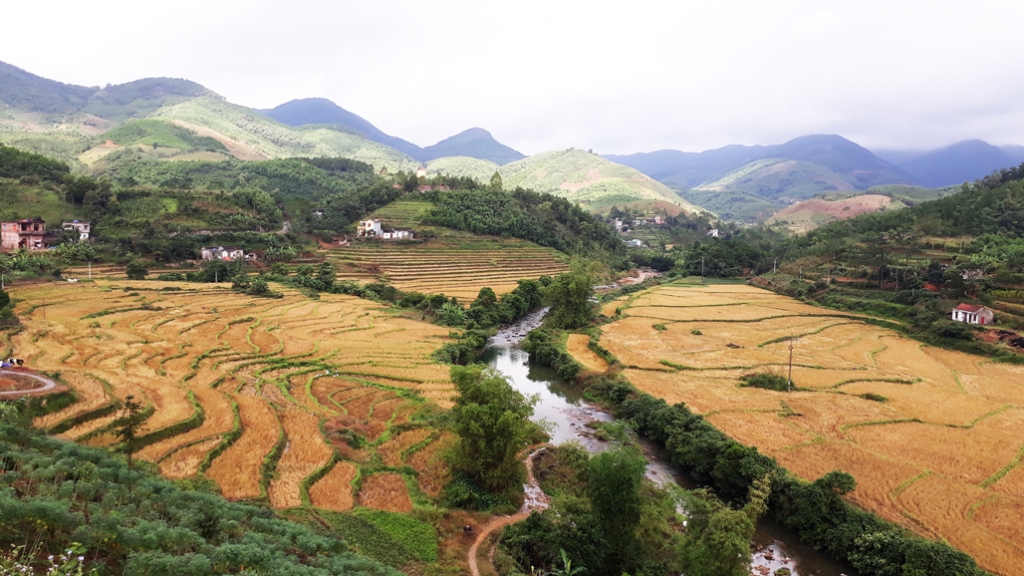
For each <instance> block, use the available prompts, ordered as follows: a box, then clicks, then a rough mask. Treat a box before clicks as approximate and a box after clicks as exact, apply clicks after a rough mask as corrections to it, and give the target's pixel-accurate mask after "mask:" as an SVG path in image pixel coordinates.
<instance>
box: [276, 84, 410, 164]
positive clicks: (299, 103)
mask: <svg viewBox="0 0 1024 576" xmlns="http://www.w3.org/2000/svg"><path fill="white" fill-rule="evenodd" d="M261 112H263V113H264V114H266V115H267V116H270V117H271V118H273V119H274V120H277V121H278V122H280V123H282V124H287V125H289V126H305V125H307V124H338V125H341V126H344V127H347V128H349V129H351V130H353V131H354V132H355V133H356V134H359V135H360V136H362V137H364V138H368V139H370V140H373V141H374V142H379V143H381V144H384V145H385V146H391V147H392V148H394V149H396V150H399V151H401V152H404V153H405V154H408V155H409V156H412V157H413V158H417V157H418V156H419V154H420V147H419V146H417V145H415V144H413V143H412V142H406V141H405V140H402V139H401V138H396V137H394V136H388V135H387V134H385V133H384V132H383V131H381V130H380V129H379V128H377V127H376V126H374V125H373V124H371V123H370V122H369V121H368V120H365V119H364V118H362V117H361V116H358V115H356V114H353V113H352V112H349V111H348V110H345V109H344V108H342V107H341V106H338V105H337V104H335V103H334V102H331V101H330V100H328V99H326V98H304V99H301V100H292V101H291V102H286V103H284V104H281V105H280V106H278V107H276V108H273V109H271V110H261Z"/></svg>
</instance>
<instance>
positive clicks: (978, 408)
mask: <svg viewBox="0 0 1024 576" xmlns="http://www.w3.org/2000/svg"><path fill="white" fill-rule="evenodd" d="M622 305H623V303H619V306H622ZM770 316H779V317H776V318H771V317H770ZM654 324H663V325H664V327H665V329H664V330H658V329H655V328H654ZM694 330H696V331H699V332H700V334H694V333H693V331H694ZM602 331H603V335H602V338H601V345H602V346H604V347H605V348H606V349H608V350H609V351H611V352H612V353H613V354H615V355H616V356H617V357H618V359H619V360H620V361H621V362H622V363H623V364H624V366H625V370H624V371H623V374H624V375H625V376H626V377H627V378H628V379H629V380H630V381H632V382H633V384H634V385H636V386H637V387H638V388H639V389H641V390H643V391H646V392H648V393H650V394H653V395H655V396H658V397H661V398H664V399H665V400H666V401H668V402H670V403H676V402H683V403H685V404H687V405H688V406H689V407H690V408H691V409H692V410H694V411H696V412H699V413H704V414H706V415H707V416H708V419H709V421H711V422H712V423H714V424H715V425H716V426H718V427H719V428H720V429H721V430H722V431H723V432H725V433H726V434H729V435H730V436H732V437H734V438H736V439H737V440H739V441H741V442H743V443H745V444H748V445H755V446H757V447H758V448H759V449H760V450H761V451H762V452H764V453H766V454H768V455H770V456H772V457H774V458H776V459H777V460H778V461H779V462H780V463H781V464H782V465H783V466H785V467H787V468H788V469H790V470H792V471H793V472H794V473H795V474H797V475H799V476H801V477H803V478H806V479H814V478H817V477H820V476H821V475H823V474H825V473H827V472H830V471H831V470H836V469H838V470H845V471H847V472H850V473H851V474H853V475H854V477H855V478H856V479H857V481H858V486H857V489H856V490H855V491H854V492H853V493H852V494H851V495H850V498H851V500H852V501H854V502H856V503H857V504H859V505H861V506H863V507H865V508H867V509H869V510H872V511H874V512H876V513H878V514H880V515H881V516H883V517H885V518H887V519H889V520H892V521H894V522H899V523H901V524H903V525H905V526H908V527H910V528H912V529H914V530H917V531H918V532H920V533H922V534H924V535H927V536H930V537H941V538H945V539H947V540H948V541H950V542H951V543H952V544H953V545H955V546H958V547H960V548H961V549H963V550H964V551H966V552H968V553H969V554H971V555H973V556H975V557H976V558H978V560H979V562H980V564H981V565H982V566H984V567H985V568H986V569H988V570H990V571H993V572H996V573H1000V574H1013V573H1015V572H1014V570H1017V566H1018V565H1019V562H1020V560H1021V558H1024V530H1022V529H1021V528H1020V526H1024V466H1021V465H1020V462H1021V459H1022V456H1024V436H1022V435H1021V432H1020V431H1021V430H1022V429H1024V367H1021V366H1014V365H1003V364H994V363H991V362H989V361H987V360H986V359H984V358H981V357H978V356H972V355H969V354H964V353H960V352H951V351H947V350H940V349H936V348H932V347H929V346H926V345H922V344H920V343H918V342H915V341H913V340H910V339H907V338H904V337H902V336H901V335H899V334H897V333H895V332H892V331H889V330H886V329H884V328H880V327H877V326H873V325H869V324H864V323H862V322H861V321H860V320H859V318H858V317H857V316H856V315H853V314H843V313H839V312H832V311H829V310H825V309H821V308H814V307H811V306H807V305H805V304H802V303H799V302H796V301H793V300H790V299H788V298H785V297H782V296H778V295H775V294H771V293H769V292H766V291H763V290H760V289H757V288H753V287H749V286H703V287H700V286H693V287H683V286H662V287H658V288H654V289H651V290H648V291H646V292H643V293H641V294H639V295H637V296H636V297H635V299H634V300H633V301H632V307H630V308H628V309H626V310H625V311H624V317H623V318H622V319H620V320H618V321H616V322H613V323H611V324H608V325H606V326H604V327H603V328H602ZM790 337H793V338H795V340H794V350H793V362H794V367H793V380H794V383H795V385H796V386H797V388H798V389H797V390H796V391H794V392H790V393H783V392H773V391H768V390H760V389H753V388H743V387H739V386H738V385H739V383H740V382H739V378H740V376H742V375H743V374H746V373H751V372H758V371H764V370H772V371H775V372H776V373H779V374H782V375H785V374H786V370H787V364H788V360H789V342H788V340H787V339H788V338H790ZM867 395H872V396H871V397H874V398H876V400H877V396H882V397H884V398H885V400H886V401H884V402H879V401H876V400H872V399H869V398H866V397H865V396H867ZM912 480H913V481H912ZM972 510H973V512H972ZM972 514H973V516H972Z"/></svg>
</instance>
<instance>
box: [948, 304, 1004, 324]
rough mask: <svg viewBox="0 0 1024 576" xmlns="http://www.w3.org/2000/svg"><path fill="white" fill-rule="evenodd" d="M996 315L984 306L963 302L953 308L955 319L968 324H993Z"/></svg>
mask: <svg viewBox="0 0 1024 576" xmlns="http://www.w3.org/2000/svg"><path fill="white" fill-rule="evenodd" d="M994 317H995V315H994V314H993V313H992V311H991V310H989V309H988V308H986V307H984V306H975V305H973V304H961V305H959V306H957V307H956V308H953V320H956V321H957V322H967V323H968V324H991V323H992V320H993V318H994Z"/></svg>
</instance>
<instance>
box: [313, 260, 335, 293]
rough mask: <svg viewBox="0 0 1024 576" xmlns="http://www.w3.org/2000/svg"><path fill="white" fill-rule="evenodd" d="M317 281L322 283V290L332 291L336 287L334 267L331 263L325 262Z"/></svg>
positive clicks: (319, 271)
mask: <svg viewBox="0 0 1024 576" xmlns="http://www.w3.org/2000/svg"><path fill="white" fill-rule="evenodd" d="M316 281H317V282H319V283H320V286H321V290H330V289H331V287H333V286H334V266H332V265H331V263H330V262H323V263H322V264H320V268H319V269H318V270H317V272H316Z"/></svg>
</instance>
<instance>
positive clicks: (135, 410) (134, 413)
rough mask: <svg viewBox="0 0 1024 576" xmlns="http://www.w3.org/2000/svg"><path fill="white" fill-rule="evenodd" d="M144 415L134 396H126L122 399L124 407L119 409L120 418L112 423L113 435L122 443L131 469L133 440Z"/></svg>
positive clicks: (139, 428) (139, 403)
mask: <svg viewBox="0 0 1024 576" xmlns="http://www.w3.org/2000/svg"><path fill="white" fill-rule="evenodd" d="M144 421H145V415H144V414H143V413H142V403H141V402H138V401H136V400H135V396H131V395H129V396H127V397H126V398H125V399H124V406H122V407H121V415H120V417H119V418H118V419H117V420H115V421H114V423H113V426H114V435H115V436H117V438H118V439H120V440H121V442H123V443H124V448H123V450H124V453H125V454H126V455H127V456H128V467H129V468H131V467H132V454H133V453H134V452H135V449H136V447H135V438H136V437H137V436H138V434H139V430H141V429H142V423H143V422H144Z"/></svg>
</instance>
